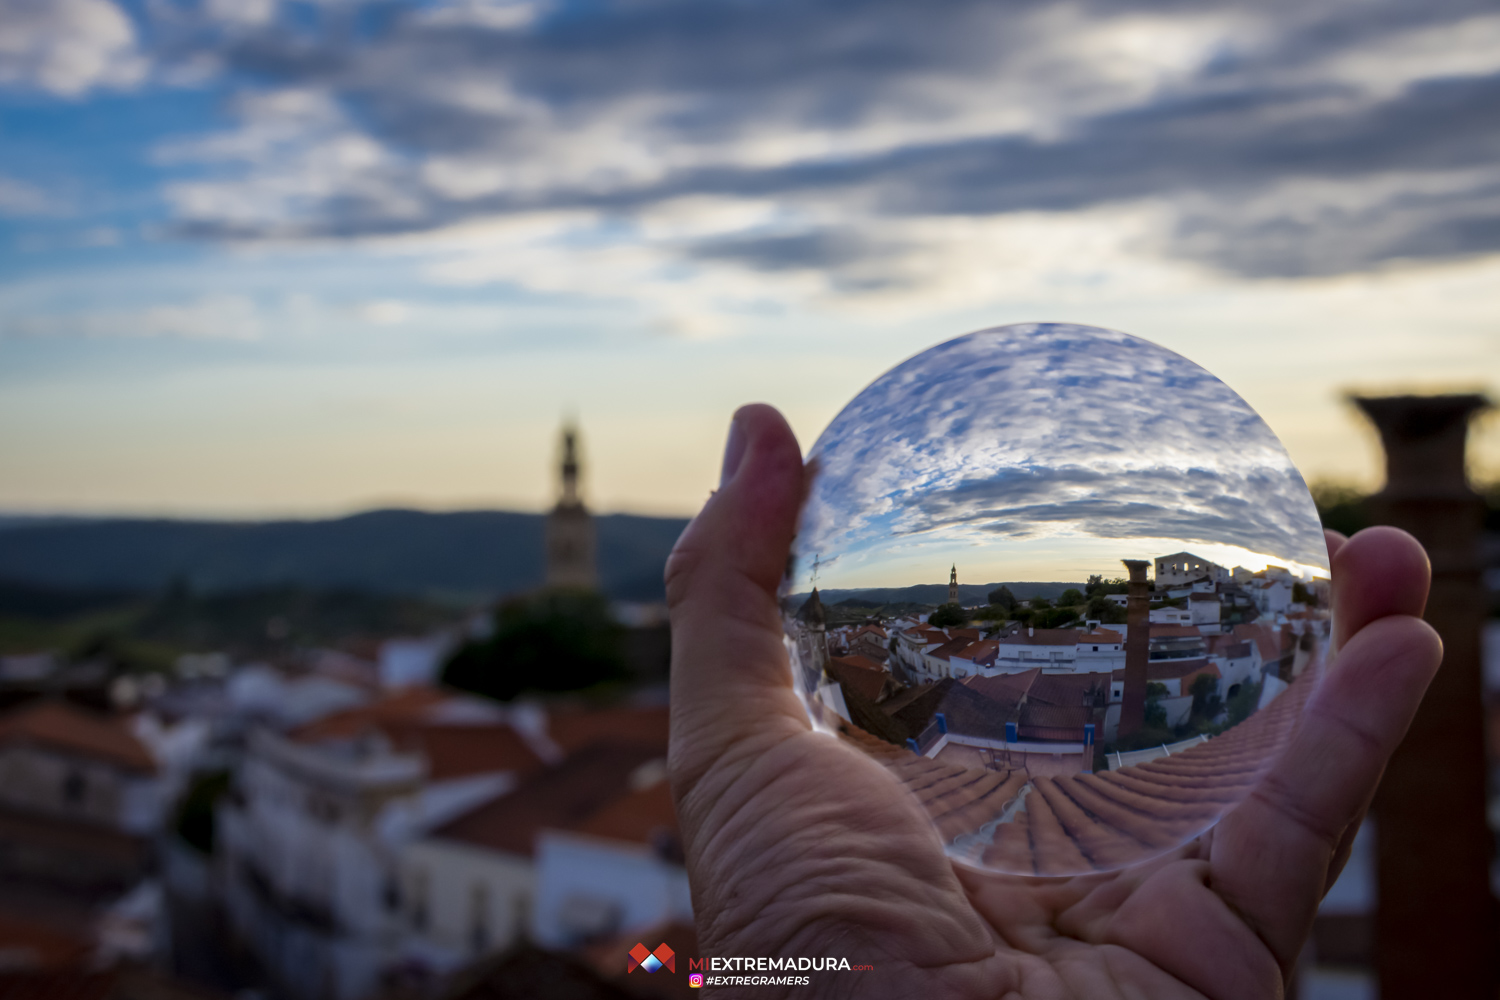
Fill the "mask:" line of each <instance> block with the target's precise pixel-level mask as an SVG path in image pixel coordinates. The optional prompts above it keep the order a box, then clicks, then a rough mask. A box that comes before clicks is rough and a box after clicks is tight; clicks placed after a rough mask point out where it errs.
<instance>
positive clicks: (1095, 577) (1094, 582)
mask: <svg viewBox="0 0 1500 1000" xmlns="http://www.w3.org/2000/svg"><path fill="white" fill-rule="evenodd" d="M1103 587H1104V577H1103V576H1101V575H1099V574H1098V573H1090V574H1089V579H1088V583H1086V584H1084V585H1083V592H1084V593H1085V594H1087V595H1088V596H1089V597H1093V596H1094V591H1096V590H1102V589H1103Z"/></svg>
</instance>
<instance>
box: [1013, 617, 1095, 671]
mask: <svg viewBox="0 0 1500 1000" xmlns="http://www.w3.org/2000/svg"><path fill="white" fill-rule="evenodd" d="M1078 636H1079V633H1078V632H1077V631H1075V630H1074V629H1069V628H1027V629H1026V630H1025V631H1021V630H1017V631H1015V632H1013V633H1010V634H1008V635H1004V636H996V639H997V640H998V642H999V649H998V651H997V656H996V659H995V666H994V668H993V670H994V672H997V673H1003V672H1015V671H1018V670H1030V669H1033V668H1041V669H1045V670H1049V671H1057V672H1071V671H1073V670H1074V669H1076V667H1077V659H1078Z"/></svg>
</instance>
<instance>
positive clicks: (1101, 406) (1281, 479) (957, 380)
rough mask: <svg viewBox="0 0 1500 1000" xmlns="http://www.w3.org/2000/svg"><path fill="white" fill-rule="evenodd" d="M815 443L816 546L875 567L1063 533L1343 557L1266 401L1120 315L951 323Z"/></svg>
mask: <svg viewBox="0 0 1500 1000" xmlns="http://www.w3.org/2000/svg"><path fill="white" fill-rule="evenodd" d="M810 457H812V458H815V459H816V460H817V461H818V463H819V474H818V478H817V480H816V482H815V484H814V486H813V489H812V493H811V495H810V498H809V501H808V504H807V507H806V508H805V511H804V515H803V523H802V527H801V529H800V530H799V541H798V548H799V551H801V552H804V553H809V554H811V553H817V554H819V555H820V556H821V557H822V558H823V559H824V560H825V561H826V560H829V559H831V558H834V557H840V556H844V557H851V558H852V559H853V560H855V561H857V562H858V564H859V565H860V566H861V567H862V568H863V569H864V571H865V573H866V576H870V575H871V573H870V570H869V567H870V566H872V565H874V566H877V567H878V565H879V564H880V563H881V561H882V560H889V559H892V558H894V555H893V554H894V553H899V552H904V551H907V550H908V548H909V546H910V543H911V542H913V541H923V542H927V543H957V542H961V541H964V540H968V541H969V542H971V543H976V544H980V545H983V546H987V547H991V548H994V547H997V546H1001V545H1014V544H1016V543H1018V542H1020V541H1023V540H1028V539H1031V540H1036V539H1042V540H1045V539H1046V538H1049V537H1055V536H1058V535H1069V536H1083V537H1090V538H1101V539H1132V538H1139V539H1159V538H1172V539H1177V540H1179V541H1180V542H1182V543H1183V544H1185V545H1194V544H1197V545H1220V546H1235V547H1238V548H1242V549H1248V550H1250V551H1251V552H1255V553H1260V554H1263V555H1267V556H1269V557H1271V558H1273V559H1275V560H1281V561H1290V562H1295V563H1302V564H1306V565H1314V566H1316V565H1322V564H1325V563H1326V555H1325V552H1324V544H1323V536H1322V530H1321V527H1320V525H1319V521H1318V517H1317V512H1316V510H1315V509H1314V507H1313V504H1312V500H1311V498H1310V497H1309V495H1308V491H1307V487H1306V486H1305V484H1304V483H1303V481H1302V478H1301V476H1300V475H1298V473H1297V471H1296V469H1295V468H1293V466H1292V464H1291V462H1290V460H1289V459H1288V458H1287V455H1286V453H1285V451H1284V450H1283V449H1282V447H1281V445H1280V443H1279V442H1278V441H1277V440H1276V438H1275V436H1274V435H1273V434H1272V433H1271V431H1270V429H1269V428H1268V427H1267V426H1266V425H1265V423H1264V422H1263V421H1262V420H1261V419H1260V417H1259V416H1257V415H1256V414H1255V412H1254V411H1253V410H1251V409H1250V407H1249V406H1248V405H1246V403H1245V402H1244V401H1243V400H1242V399H1240V398H1239V397H1238V396H1237V395H1236V394H1235V393H1234V392H1233V391H1232V390H1230V389H1229V388H1228V387H1227V386H1226V385H1224V384H1223V383H1222V382H1220V381H1219V380H1218V379H1216V378H1214V377H1213V376H1212V375H1209V374H1208V373H1207V372H1205V371H1204V370H1203V369H1201V368H1199V367H1198V366H1197V365H1194V364H1193V363H1192V362H1190V361H1188V360H1186V359H1185V358H1182V357H1180V356H1178V355H1176V354H1173V353H1171V352H1170V351H1167V350H1165V349H1163V348H1160V347H1157V346H1155V345H1153V344H1150V343H1148V342H1146V341H1142V340H1138V339H1136V338H1133V337H1129V336H1127V335H1125V334H1118V333H1114V332H1112V331H1100V330H1094V329H1092V328H1088V327H1075V326H1069V325H1066V324H1042V325H1036V324H1032V325H1024V326H1019V327H1009V328H1000V329H997V330H987V331H980V332H978V333H974V334H970V335H968V336H965V337H960V338H958V339H956V340H951V341H948V342H947V343H944V344H941V345H939V346H937V347H935V348H932V349H931V350H928V351H925V352H923V353H922V354H919V355H918V356H916V357H915V358H912V359H911V360H909V361H907V362H905V363H903V364H901V365H898V366H897V367H896V368H894V369H892V370H891V371H890V372H889V373H887V374H886V375H884V376H882V377H881V378H880V379H878V380H876V381H875V382H874V383H873V384H871V385H870V386H869V387H868V388H866V389H865V390H864V391H863V392H861V393H860V394H859V396H857V397H856V398H855V399H854V401H853V402H851V403H850V404H849V405H848V406H847V407H845V408H844V410H843V411H842V412H841V413H840V414H839V415H838V416H837V417H836V418H835V419H834V421H833V423H831V424H830V425H829V427H828V429H827V430H826V431H824V433H823V435H822V436H821V437H820V438H819V439H818V441H817V443H816V444H815V445H814V446H813V448H812V451H811V452H810ZM873 575H874V576H875V577H878V576H879V575H880V574H879V573H878V572H877V573H874V574H873Z"/></svg>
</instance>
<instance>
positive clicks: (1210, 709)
mask: <svg viewBox="0 0 1500 1000" xmlns="http://www.w3.org/2000/svg"><path fill="white" fill-rule="evenodd" d="M1188 690H1189V692H1190V693H1191V694H1192V696H1193V718H1194V719H1201V720H1205V721H1206V720H1210V719H1214V718H1216V717H1217V716H1218V714H1219V713H1220V712H1222V711H1224V699H1222V698H1220V697H1219V679H1218V678H1217V677H1215V676H1213V675H1212V674H1199V675H1198V676H1197V677H1195V678H1193V686H1192V687H1191V688H1189V689H1188Z"/></svg>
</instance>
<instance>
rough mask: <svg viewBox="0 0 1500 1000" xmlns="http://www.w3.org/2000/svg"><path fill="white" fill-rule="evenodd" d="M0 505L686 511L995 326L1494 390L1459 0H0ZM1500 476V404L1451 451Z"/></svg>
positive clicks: (1495, 156)
mask: <svg viewBox="0 0 1500 1000" xmlns="http://www.w3.org/2000/svg"><path fill="white" fill-rule="evenodd" d="M0 23H4V24H5V31H4V32H3V33H0V469H4V470H5V474H4V476H0V511H10V512H27V511H29V512H70V513H88V514H103V513H118V514H168V515H181V516H229V517H259V516H325V515H330V514H338V513H344V512H349V511H354V510H360V509H365V508H369V507H373V506H390V505H406V506H418V507H424V508H430V509H455V508H473V507H508V508H517V509H541V508H542V507H544V506H545V505H547V504H548V503H549V502H550V500H551V499H552V496H553V493H554V490H555V488H556V483H555V475H554V472H553V466H554V464H555V460H556V454H557V431H558V428H559V426H560V424H561V422H562V421H563V420H564V419H568V418H576V419H577V420H578V422H579V423H580V425H581V428H582V436H583V445H584V449H585V462H586V466H585V468H586V477H587V478H586V483H585V489H586V494H587V496H588V497H589V499H590V501H591V503H592V505H593V506H594V507H596V508H598V509H601V510H616V511H632V512H639V513H658V514H686V513H690V512H692V511H693V510H695V509H696V508H697V506H698V505H699V504H700V503H701V502H702V500H703V498H704V497H705V496H706V495H707V493H708V491H709V489H711V488H712V487H713V486H714V485H715V482H716V479H717V473H718V467H719V460H720V458H719V456H720V452H721V450H722V448H723V442H724V437H725V432H726V428H727V424H728V420H729V417H730V415H731V413H732V412H733V410H734V408H735V406H736V405H738V404H739V403H742V402H748V401H752V400H762V401H766V402H770V403H773V404H776V405H778V406H780V407H781V408H782V409H783V410H784V411H785V412H786V413H787V415H788V417H789V419H790V420H791V421H792V424H793V427H794V428H795V429H796V431H797V432H798V435H799V437H800V439H801V440H802V441H803V442H804V445H805V446H807V445H810V444H811V442H812V441H813V440H814V439H816V437H817V436H818V435H819V434H820V433H821V432H822V430H823V429H824V427H826V426H827V424H828V422H829V421H830V420H832V419H833V417H834V416H835V415H836V414H837V413H838V412H839V411H840V410H841V409H842V408H843V406H844V405H845V404H846V403H847V402H848V401H849V400H850V399H852V398H853V397H854V396H855V395H856V394H857V393H859V392H860V390H861V389H862V388H863V387H865V386H866V385H868V384H869V383H870V382H872V381H873V380H874V379H876V378H877V377H879V376H880V375H881V374H882V373H883V372H886V371H887V370H889V369H890V368H892V367H893V366H895V365H897V364H899V363H900V362H902V361H903V360H904V359H906V358H909V357H911V356H913V355H915V354H917V353H919V352H920V351H922V350H924V349H926V348H927V347H929V346H931V345H933V344H936V343H939V342H942V341H946V340H949V339H950V338H953V337H955V336H958V335H960V334H963V333H966V332H969V331H973V330H978V329H983V328H988V327H993V326H996V325H1001V324H1007V323H1017V322H1027V321H1059V322H1073V323H1083V324H1091V325H1097V326H1101V327H1108V328H1112V329H1118V330H1124V331H1127V332H1130V333H1132V334H1135V335H1138V336H1140V337H1144V338H1146V339H1148V340H1151V341H1154V342H1156V343H1159V344H1161V345H1163V346H1165V347H1167V348H1169V349H1171V350H1172V351H1175V352H1177V353H1179V354H1181V355H1183V356H1185V357H1187V358H1189V359H1191V360H1192V361H1194V362H1196V363H1197V364H1199V365H1201V366H1203V367H1204V368H1206V369H1207V370H1208V371H1211V372H1213V373H1214V374H1215V375H1217V376H1218V377H1220V378H1221V379H1223V380H1224V381H1225V383H1227V384H1228V385H1229V386H1230V387H1231V388H1233V389H1234V390H1235V391H1236V392H1237V393H1238V394H1239V395H1240V396H1242V397H1243V398H1244V399H1245V400H1246V401H1247V402H1248V403H1249V404H1250V405H1251V406H1252V407H1254V408H1255V410H1257V411H1258V412H1259V413H1260V414H1262V416H1263V417H1264V418H1265V420H1266V422H1267V424H1268V425H1269V426H1270V428H1271V429H1272V430H1273V431H1274V432H1275V434H1276V435H1277V436H1279V437H1280V439H1281V440H1282V442H1283V443H1284V444H1285V445H1286V448H1287V450H1288V452H1289V453H1290V455H1291V457H1292V459H1293V461H1294V462H1295V463H1296V464H1297V466H1298V467H1299V468H1300V469H1301V470H1302V472H1303V473H1304V475H1305V476H1306V478H1307V479H1308V480H1310V481H1319V480H1330V481H1343V482H1348V483H1351V484H1354V485H1359V486H1363V487H1374V486H1377V485H1378V484H1379V481H1380V475H1381V473H1380V458H1379V450H1378V446H1377V444H1376V441H1375V438H1374V436H1373V433H1372V432H1371V431H1370V430H1369V429H1368V428H1367V427H1366V426H1365V424H1364V423H1363V419H1362V418H1361V417H1359V416H1358V415H1357V414H1356V413H1355V411H1354V410H1353V409H1352V407H1351V406H1350V405H1349V404H1348V403H1347V401H1346V397H1347V394H1348V393H1349V392H1351V391H1362V392H1374V393H1379V392H1389V391H1411V390H1415V391H1431V390H1450V389H1451V390H1461V391H1470V390H1474V389H1480V390H1489V391H1491V392H1496V391H1500V171H1497V169H1496V166H1497V160H1500V12H1497V11H1496V10H1495V8H1494V5H1493V4H1492V3H1488V2H1482V0H1429V2H1426V3H1422V4H1412V3H1398V2H1394V0H1390V2H1376V0H1325V2H1320V3H1316V4H1307V3H1301V2H1296V3H1293V2H1290V0H1256V2H1254V3H1251V2H1249V0H1239V2H1236V0H1205V2H1198V3H1192V4H1187V3H1182V2H1180V0H1123V2H1113V3H1108V4H1104V3H1086V2H1080V3H1069V2H1062V3H1033V2H995V0H983V2H980V0H931V2H928V3H923V4H911V3H907V2H895V0H618V2H600V0H559V2H547V0H535V2H532V0H494V2H491V0H430V2H417V0H411V2H406V3H391V2H384V0H372V2H365V0H319V2H291V0H0ZM1474 436H1475V449H1474V451H1475V458H1474V462H1475V469H1474V471H1475V474H1476V475H1477V476H1478V477H1480V478H1483V479H1496V478H1500V419H1497V418H1496V417H1494V416H1493V415H1492V416H1490V417H1488V418H1486V419H1485V420H1484V421H1483V422H1481V423H1480V424H1479V425H1478V426H1477V427H1476V430H1475V435H1474Z"/></svg>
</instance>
